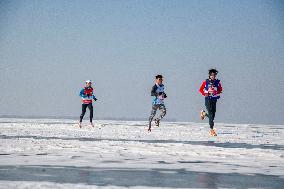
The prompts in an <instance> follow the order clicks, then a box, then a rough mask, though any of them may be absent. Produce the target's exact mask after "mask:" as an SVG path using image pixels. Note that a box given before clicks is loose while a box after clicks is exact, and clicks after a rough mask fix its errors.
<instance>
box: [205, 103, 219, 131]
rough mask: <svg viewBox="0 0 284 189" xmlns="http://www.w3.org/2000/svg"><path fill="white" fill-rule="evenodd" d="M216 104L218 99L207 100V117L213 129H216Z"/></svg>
mask: <svg viewBox="0 0 284 189" xmlns="http://www.w3.org/2000/svg"><path fill="white" fill-rule="evenodd" d="M216 103H217V99H211V98H205V106H206V109H207V112H208V113H207V115H206V116H207V117H208V118H209V125H210V128H211V129H213V127H214V118H215V113H216Z"/></svg>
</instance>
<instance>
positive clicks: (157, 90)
mask: <svg viewBox="0 0 284 189" xmlns="http://www.w3.org/2000/svg"><path fill="white" fill-rule="evenodd" d="M164 90H165V87H164V84H163V76H162V75H156V83H155V85H154V86H153V87H152V90H151V96H153V97H154V99H153V102H152V111H151V115H150V117H149V128H148V131H149V132H151V123H152V121H153V118H154V117H155V115H156V112H157V110H158V109H159V110H160V111H161V115H160V116H159V117H158V118H156V119H155V120H154V121H155V124H156V126H157V127H159V125H160V121H161V119H163V117H165V115H166V111H167V110H166V106H165V104H164V99H165V98H167V95H166V93H165V92H164Z"/></svg>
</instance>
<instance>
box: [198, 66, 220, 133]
mask: <svg viewBox="0 0 284 189" xmlns="http://www.w3.org/2000/svg"><path fill="white" fill-rule="evenodd" d="M217 74H218V71H217V70H216V69H210V70H209V78H208V79H206V80H205V81H203V83H202V85H201V87H200V89H199V92H200V93H201V94H202V95H203V96H204V97H205V106H206V109H207V112H208V113H206V112H205V111H204V110H202V111H201V112H200V118H201V119H202V120H203V119H204V118H205V117H208V119H209V125H210V133H209V134H210V135H211V136H217V134H216V132H215V130H214V129H213V128H214V118H215V113H216V103H217V99H219V98H220V94H221V93H222V85H221V82H220V80H219V79H216V76H217Z"/></svg>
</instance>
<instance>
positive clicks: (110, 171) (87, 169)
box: [0, 118, 284, 189]
mask: <svg viewBox="0 0 284 189" xmlns="http://www.w3.org/2000/svg"><path fill="white" fill-rule="evenodd" d="M76 123H77V122H76V121H73V120H51V119H40V120H39V119H4V118H3V119H0V188H1V189H4V188H5V189H6V188H17V189H18V188H19V189H21V188H63V189H65V188H80V189H81V188H84V189H85V188H115V189H118V188H119V189H120V188H135V189H138V188H279V189H280V188H281V189H283V188H284V126H283V125H245V124H220V123H219V124H218V123H217V124H216V127H217V133H218V137H209V135H208V131H209V127H208V125H207V124H206V123H202V124H201V123H185V122H184V123H171V122H166V123H165V122H162V123H161V126H160V127H159V128H158V127H155V126H154V127H153V129H152V132H151V133H148V132H146V129H147V128H146V126H147V123H146V122H137V121H135V122H134V121H133V122H130V121H95V127H94V128H92V127H90V126H88V123H87V122H83V128H82V129H79V128H78V127H76Z"/></svg>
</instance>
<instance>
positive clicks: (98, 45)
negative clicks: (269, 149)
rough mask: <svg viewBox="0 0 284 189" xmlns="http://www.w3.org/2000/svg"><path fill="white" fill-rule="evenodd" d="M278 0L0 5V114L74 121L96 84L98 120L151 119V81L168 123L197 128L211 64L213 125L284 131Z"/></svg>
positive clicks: (283, 45) (283, 40)
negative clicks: (218, 92)
mask: <svg viewBox="0 0 284 189" xmlns="http://www.w3.org/2000/svg"><path fill="white" fill-rule="evenodd" d="M283 12H284V3H283V2H281V1H260V0H257V1H253V0H252V1H182V0H179V1H158V0H155V1H154V0H153V1H151V0H146V1H126V0H124V1H85V0H83V1H63V0H62V1H44V0H43V1H33V0H29V1H28V0H27V1H1V3H0V44H1V45H0V59H1V62H0V86H1V94H0V103H1V109H0V115H21V116H29V115H35V116H79V114H80V111H81V107H80V98H79V97H78V93H79V91H80V89H81V88H82V87H83V85H84V81H85V80H87V79H92V80H93V81H94V87H95V93H96V95H97V97H98V99H99V101H97V102H96V105H95V118H96V117H114V118H119V117H124V118H128V119H131V118H142V119H144V118H145V119H147V118H148V116H149V114H150V110H151V97H150V95H149V94H150V89H151V87H152V85H153V84H154V83H153V82H154V76H155V75H156V74H158V73H160V74H163V75H164V76H165V85H166V92H167V94H168V96H169V98H168V99H167V101H166V106H167V108H168V114H167V118H169V119H175V120H177V121H194V122H197V121H199V118H198V113H199V111H200V109H202V108H204V99H203V98H202V96H201V95H200V94H199V93H198V88H199V86H200V85H201V83H202V81H203V80H204V79H206V78H207V70H208V69H209V68H211V67H215V68H217V69H218V70H219V71H220V74H219V76H218V77H219V78H220V79H221V81H222V84H223V86H224V93H223V96H222V99H221V100H220V101H219V102H218V106H217V116H216V121H217V122H229V123H231V122H232V123H266V124H268V123H271V124H284V118H283V116H282V111H283V106H284V103H283V98H284V94H283V91H284V79H283V76H282V75H283V73H284V64H283V60H284V35H283V34H284V33H283V32H284V23H283V20H284V19H283V18H284V15H283V14H284V13H283Z"/></svg>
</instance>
